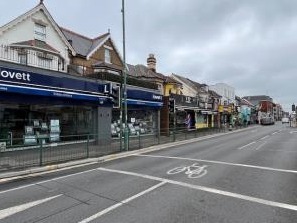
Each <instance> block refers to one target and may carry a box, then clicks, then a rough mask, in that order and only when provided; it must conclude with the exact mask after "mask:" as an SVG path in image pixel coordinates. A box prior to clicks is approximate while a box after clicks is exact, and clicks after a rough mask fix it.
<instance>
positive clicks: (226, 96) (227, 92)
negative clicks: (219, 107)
mask: <svg viewBox="0 0 297 223" xmlns="http://www.w3.org/2000/svg"><path fill="white" fill-rule="evenodd" d="M209 89H210V90H213V91H215V92H216V93H217V94H219V95H221V96H222V98H221V104H224V101H226V102H227V104H230V103H234V104H235V88H234V87H231V86H229V85H227V84H225V83H218V84H215V85H210V86H209ZM228 102H229V103H228Z"/></svg>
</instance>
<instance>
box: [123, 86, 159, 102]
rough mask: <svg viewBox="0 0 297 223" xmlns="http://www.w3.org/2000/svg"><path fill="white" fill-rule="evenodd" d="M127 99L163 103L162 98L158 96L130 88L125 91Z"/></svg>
mask: <svg viewBox="0 0 297 223" xmlns="http://www.w3.org/2000/svg"><path fill="white" fill-rule="evenodd" d="M127 97H128V98H129V99H139V100H145V101H159V102H162V101H163V96H162V95H160V94H156V93H153V92H149V91H143V90H138V89H131V88H130V89H127Z"/></svg>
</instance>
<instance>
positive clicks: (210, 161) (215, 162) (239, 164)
mask: <svg viewBox="0 0 297 223" xmlns="http://www.w3.org/2000/svg"><path fill="white" fill-rule="evenodd" d="M134 156H143V157H153V158H165V159H177V160H188V161H196V162H205V163H214V164H223V165H229V166H239V167H249V168H254V169H260V170H270V171H277V172H284V173H294V174H296V173H297V170H285V169H276V168H271V167H264V166H254V165H248V164H241V163H227V162H222V161H215V160H203V159H192V158H183V157H173V156H157V155H134Z"/></svg>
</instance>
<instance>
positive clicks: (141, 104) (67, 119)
mask: <svg viewBox="0 0 297 223" xmlns="http://www.w3.org/2000/svg"><path fill="white" fill-rule="evenodd" d="M111 87H112V85H111V84H110V83H108V82H104V81H102V80H95V79H89V78H84V77H79V76H72V75H69V74H65V73H62V72H56V71H49V70H44V69H39V68H34V67H28V66H22V65H18V64H12V63H6V62H4V61H1V62H0V105H1V108H0V138H10V142H9V144H12V145H14V144H16V145H18V144H34V143H38V138H39V137H40V136H42V137H44V138H47V139H48V141H49V142H62V141H71V139H73V138H75V137H73V136H80V135H81V136H82V135H92V137H94V138H95V139H96V138H98V139H106V140H109V139H111V137H112V134H113V132H112V131H113V128H114V127H115V128H116V131H117V127H118V123H119V121H118V119H119V116H117V115H118V114H119V109H116V108H113V107H114V100H113V98H112V94H111ZM127 95H128V99H127V104H128V119H129V126H130V127H131V131H132V132H131V134H134V132H133V131H134V129H136V130H135V131H138V134H140V133H143V134H144V133H148V132H151V131H155V129H156V128H158V125H159V124H158V123H159V117H160V116H159V110H160V108H161V107H162V105H163V104H162V95H159V94H156V93H155V92H153V91H150V90H148V91H146V90H144V89H138V88H136V87H132V86H129V87H128V89H127ZM139 113H141V114H139ZM113 115H115V116H113ZM131 125H132V126H133V127H134V128H132V126H131ZM153 129H154V130H153ZM70 136H72V137H70Z"/></svg>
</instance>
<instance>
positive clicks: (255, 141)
mask: <svg viewBox="0 0 297 223" xmlns="http://www.w3.org/2000/svg"><path fill="white" fill-rule="evenodd" d="M255 143H256V141H253V142H251V143H249V144H246V145H244V146H242V147H239V148H238V150H241V149H244V148H245V147H248V146H250V145H253V144H255Z"/></svg>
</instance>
